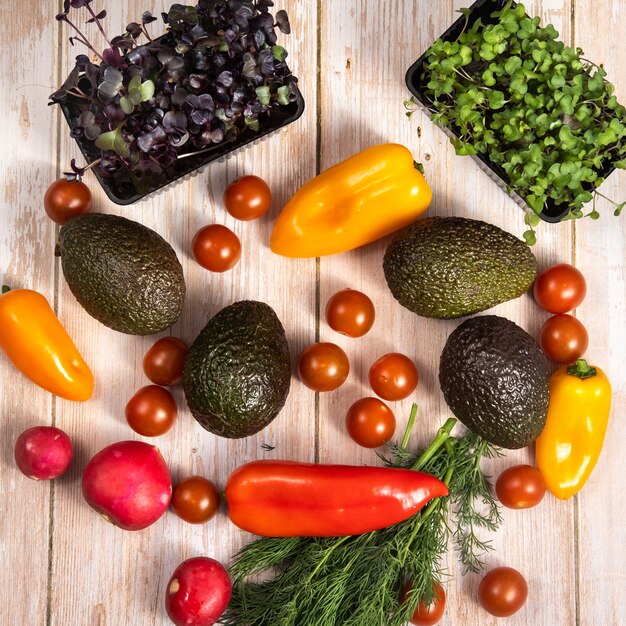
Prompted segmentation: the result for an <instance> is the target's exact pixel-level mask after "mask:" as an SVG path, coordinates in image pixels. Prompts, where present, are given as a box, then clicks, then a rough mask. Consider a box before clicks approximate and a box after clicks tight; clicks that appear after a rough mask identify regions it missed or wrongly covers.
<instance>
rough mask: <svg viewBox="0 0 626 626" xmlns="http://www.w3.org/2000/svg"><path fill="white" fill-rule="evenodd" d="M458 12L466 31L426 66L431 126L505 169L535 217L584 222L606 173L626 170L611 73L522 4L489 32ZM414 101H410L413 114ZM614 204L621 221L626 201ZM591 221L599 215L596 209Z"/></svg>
mask: <svg viewBox="0 0 626 626" xmlns="http://www.w3.org/2000/svg"><path fill="white" fill-rule="evenodd" d="M461 12H462V13H463V14H464V15H465V17H466V25H465V29H464V31H463V32H462V33H461V35H460V36H459V37H458V38H457V40H456V41H443V40H441V39H438V40H437V41H436V42H435V43H434V44H433V45H432V46H431V48H430V49H429V51H428V56H427V61H426V63H425V65H424V71H423V74H422V80H423V82H424V84H425V85H426V92H425V95H426V97H427V98H428V99H429V100H430V102H431V111H432V119H433V121H434V122H435V123H437V124H439V125H441V126H446V127H448V128H449V129H451V130H453V131H454V133H455V135H456V137H454V138H453V139H452V143H453V145H454V147H455V149H456V152H457V154H459V155H467V154H478V155H482V156H483V157H484V158H486V159H488V160H489V161H490V162H491V163H493V164H495V165H496V166H498V167H499V168H501V169H502V170H503V171H504V172H505V173H506V175H507V176H508V179H509V180H508V186H507V188H508V190H509V191H515V192H516V193H518V194H519V195H520V196H521V197H522V198H523V199H524V200H525V202H526V203H527V204H528V206H529V207H530V208H531V209H532V210H533V211H534V213H535V214H537V215H538V214H539V213H541V212H542V211H543V210H544V209H545V208H546V207H547V206H548V205H550V204H551V205H556V206H558V207H562V208H563V209H564V210H565V209H569V213H568V214H567V215H566V216H565V218H563V219H576V218H580V217H583V216H584V214H583V211H582V207H583V205H584V204H585V203H587V202H589V201H591V200H592V199H594V197H595V194H596V193H597V192H596V191H595V190H596V188H597V187H599V186H600V184H601V183H602V182H603V180H604V176H603V173H604V172H606V170H607V169H608V168H609V167H611V166H613V167H616V168H621V169H625V168H626V108H625V107H623V106H622V105H621V104H619V102H618V101H617V98H616V97H615V95H614V93H613V92H614V87H613V85H611V84H610V83H609V82H607V81H606V80H605V77H606V72H605V70H604V69H603V67H602V66H601V65H595V64H592V63H590V62H588V61H586V60H585V59H583V58H582V57H581V54H582V50H580V48H572V47H567V46H565V45H564V44H563V43H562V42H561V41H558V32H557V31H556V30H555V29H554V27H553V26H552V25H551V24H550V25H548V26H546V27H541V26H540V25H539V21H540V20H539V18H538V17H534V18H530V17H528V16H527V15H526V10H525V8H524V6H523V5H522V4H517V5H515V6H513V4H512V2H508V3H507V4H506V5H505V6H504V7H503V8H502V9H501V10H499V11H496V12H494V13H492V14H491V18H492V19H493V20H495V23H490V24H483V22H482V20H480V19H479V20H477V21H475V22H474V23H473V24H472V25H471V26H469V14H468V13H467V11H461ZM468 26H469V28H468ZM413 102H414V101H413V100H410V101H407V102H405V107H406V108H408V109H409V112H410V111H411V110H412V108H413ZM407 114H408V113H407ZM600 195H601V194H600ZM602 197H603V198H604V197H605V196H602ZM611 202H612V201H611ZM613 204H614V205H615V211H614V212H615V215H619V213H620V211H621V210H622V208H623V206H624V205H625V203H621V204H617V203H614V202H613ZM587 216H588V217H590V218H591V219H597V218H598V217H599V213H598V211H597V210H596V208H595V206H594V207H593V210H592V211H591V212H590V213H587ZM526 224H527V225H528V226H529V227H530V228H529V230H528V231H527V232H526V233H524V237H525V239H526V241H527V242H528V243H529V244H532V243H534V240H535V233H534V226H536V224H537V221H536V220H534V219H533V218H532V216H530V217H528V216H527V218H526Z"/></svg>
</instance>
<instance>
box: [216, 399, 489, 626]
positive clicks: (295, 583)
mask: <svg viewBox="0 0 626 626" xmlns="http://www.w3.org/2000/svg"><path fill="white" fill-rule="evenodd" d="M416 414H417V407H416V406H414V407H413V409H412V411H411V416H410V418H409V424H408V426H407V430H406V432H405V435H404V438H403V440H402V444H401V445H400V446H391V450H392V452H393V453H394V456H393V458H392V459H385V463H386V464H387V465H390V466H393V467H411V468H412V469H414V470H419V471H422V472H427V473H429V474H432V475H434V476H437V477H438V478H440V479H441V480H443V482H445V483H446V484H447V485H448V488H449V492H450V495H449V497H447V498H436V499H435V500H432V501H431V502H430V503H429V504H428V505H427V506H426V507H425V508H424V509H422V510H421V511H420V512H419V513H417V514H416V515H414V516H412V517H410V518H409V519H407V520H404V521H403V522H400V523H399V524H395V525H393V526H389V527H388V528H383V529H381V530H376V531H372V532H369V533H365V534H362V535H356V536H347V537H325V538H311V537H286V538H275V537H274V538H262V539H258V540H256V541H254V542H252V543H250V544H248V545H247V546H245V547H244V548H243V549H242V550H241V551H240V552H239V554H238V555H237V556H236V558H235V562H234V564H233V565H232V567H231V575H232V579H233V595H232V598H231V602H230V604H229V606H228V608H227V610H226V613H225V614H224V615H223V616H222V619H221V622H220V623H222V624H224V625H225V626H403V625H404V624H405V623H406V622H407V621H408V620H409V619H410V617H411V616H412V614H413V613H414V612H415V609H416V608H417V605H418V603H419V602H420V601H423V602H427V603H428V602H430V601H431V600H432V599H433V597H434V588H435V583H437V582H442V581H443V580H444V578H445V577H446V572H445V571H444V569H443V567H442V559H443V557H444V556H445V554H446V553H447V550H448V542H449V538H450V535H452V536H453V538H454V541H455V544H456V546H457V548H458V552H459V558H460V560H461V562H462V563H463V566H464V569H465V571H469V570H474V568H480V565H481V564H482V557H483V554H484V552H485V551H486V550H488V549H490V545H489V543H488V542H487V541H483V540H480V539H478V538H477V537H476V535H475V531H476V530H479V529H483V530H484V529H487V530H496V528H497V526H498V525H499V523H500V513H499V509H498V505H497V503H496V501H495V499H494V498H493V496H492V495H491V492H490V486H489V482H488V480H487V478H486V477H485V475H484V474H483V472H482V470H481V469H480V461H481V459H482V458H483V457H488V456H492V455H493V454H496V451H495V449H494V448H493V447H492V446H490V445H489V444H488V443H487V442H485V441H484V440H483V439H481V438H480V437H478V436H477V435H474V434H473V433H467V434H465V435H463V436H462V437H460V438H456V437H453V436H452V435H451V431H452V429H453V428H454V426H455V424H456V420H455V419H453V418H451V419H449V420H448V421H447V422H446V423H445V424H444V425H443V426H442V427H441V428H440V429H439V431H438V432H437V435H436V436H435V438H434V439H433V441H432V443H431V444H430V445H429V446H428V447H427V448H426V449H425V450H423V451H421V452H420V453H419V454H418V455H414V454H411V453H410V452H408V451H407V446H408V441H409V437H410V433H411V430H412V428H413V425H414V422H415V417H416ZM450 509H452V511H451V510H450ZM259 575H265V578H264V579H261V580H258V577H259ZM403 596H404V598H403Z"/></svg>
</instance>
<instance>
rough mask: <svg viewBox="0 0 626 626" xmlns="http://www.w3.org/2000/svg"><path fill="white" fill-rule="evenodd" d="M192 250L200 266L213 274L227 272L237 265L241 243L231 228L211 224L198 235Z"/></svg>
mask: <svg viewBox="0 0 626 626" xmlns="http://www.w3.org/2000/svg"><path fill="white" fill-rule="evenodd" d="M191 249H192V253H193V258H194V259H195V260H196V261H197V262H198V264H199V265H201V266H202V267H204V268H205V269H207V270H210V271H211V272H225V271H226V270H230V269H232V268H233V267H235V265H237V262H238V261H239V257H240V256H241V241H239V237H237V235H235V233H234V232H233V231H232V230H230V228H227V227H226V226H222V225H221V224H211V225H210V226H205V227H204V228H201V229H200V230H199V231H198V232H197V233H196V236H195V237H194V238H193V242H192V243H191Z"/></svg>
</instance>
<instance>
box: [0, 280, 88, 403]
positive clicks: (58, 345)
mask: <svg viewBox="0 0 626 626" xmlns="http://www.w3.org/2000/svg"><path fill="white" fill-rule="evenodd" d="M0 349H2V350H3V351H4V352H5V353H6V355H7V356H8V357H9V359H11V361H12V362H13V364H14V365H15V367H17V369H19V370H20V371H21V372H22V373H23V374H24V375H25V376H27V377H28V378H30V379H31V380H32V381H33V382H34V383H36V384H37V385H39V386H40V387H43V389H46V390H47V391H50V392H52V393H54V394H56V395H57V396H60V397H61V398H65V399H67V400H78V401H84V400H89V398H90V397H91V394H92V391H93V374H92V373H91V370H90V369H89V367H88V365H87V364H86V363H85V361H84V360H83V357H82V356H81V355H80V353H79V352H78V349H77V348H76V346H75V345H74V343H73V342H72V340H71V339H70V337H69V335H68V334H67V333H66V332H65V329H64V328H63V326H62V325H61V322H59V320H58V319H57V317H56V315H55V314H54V311H53V310H52V309H51V308H50V305H49V304H48V301H47V300H46V299H45V298H44V297H43V296H42V295H41V294H40V293H37V292H36V291H32V290H30V289H14V290H10V291H6V293H5V289H4V288H3V295H0Z"/></svg>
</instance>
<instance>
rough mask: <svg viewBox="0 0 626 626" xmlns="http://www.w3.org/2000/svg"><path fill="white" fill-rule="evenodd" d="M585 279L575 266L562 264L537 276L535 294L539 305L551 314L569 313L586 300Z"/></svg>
mask: <svg viewBox="0 0 626 626" xmlns="http://www.w3.org/2000/svg"><path fill="white" fill-rule="evenodd" d="M586 293H587V284H586V282H585V277H584V276H583V275H582V274H581V273H580V271H579V270H577V269H576V268H575V267H574V266H573V265H568V264H567V263H561V264H560V265H553V266H552V267H549V268H548V269H545V270H543V272H541V273H540V274H539V276H537V279H536V280H535V285H534V287H533V294H534V296H535V301H536V302H537V304H538V305H539V306H540V307H541V308H542V309H544V310H545V311H548V312H549V313H567V312H568V311H571V310H572V309H575V308H576V307H577V306H579V305H580V303H581V302H582V301H583V300H584V299H585V294H586Z"/></svg>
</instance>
